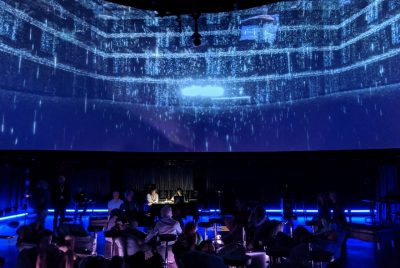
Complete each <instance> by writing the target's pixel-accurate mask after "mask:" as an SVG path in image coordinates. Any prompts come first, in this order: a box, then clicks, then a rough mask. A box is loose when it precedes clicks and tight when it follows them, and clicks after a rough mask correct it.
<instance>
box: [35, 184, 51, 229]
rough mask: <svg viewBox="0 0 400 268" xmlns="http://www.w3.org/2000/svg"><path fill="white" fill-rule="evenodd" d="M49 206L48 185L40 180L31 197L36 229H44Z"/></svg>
mask: <svg viewBox="0 0 400 268" xmlns="http://www.w3.org/2000/svg"><path fill="white" fill-rule="evenodd" d="M49 204H50V192H49V185H48V183H47V182H46V181H44V180H40V181H39V182H38V183H37V184H36V189H35V190H34V192H33V195H32V205H33V207H34V209H35V213H36V229H40V228H44V223H45V220H46V217H47V209H48V208H49Z"/></svg>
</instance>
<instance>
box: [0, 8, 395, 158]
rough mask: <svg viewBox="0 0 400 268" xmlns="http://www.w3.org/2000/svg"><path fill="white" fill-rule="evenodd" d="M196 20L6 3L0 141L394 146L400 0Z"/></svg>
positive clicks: (187, 146)
mask: <svg viewBox="0 0 400 268" xmlns="http://www.w3.org/2000/svg"><path fill="white" fill-rule="evenodd" d="M199 27H200V33H201V35H202V36H203V38H202V44H201V46H199V47H194V46H193V44H192V39H191V35H192V34H193V28H194V27H193V20H192V19H191V18H190V17H184V18H183V29H182V30H183V32H182V33H179V27H178V25H177V23H176V19H175V18H172V17H171V18H158V17H156V16H155V15H154V14H153V13H152V12H145V11H141V10H135V9H132V8H131V9H129V8H127V7H123V6H118V5H114V4H110V3H107V2H104V1H103V0H69V1H63V0H35V1H31V0H17V1H16V0H0V57H1V58H0V59H1V61H0V148H1V149H7V150H10V149H11V150H14V149H16V150H20V149H24V150H92V151H99V150H101V151H134V152H137V151H138V152H153V151H157V152H169V151H179V152H182V151H201V152H204V151H211V152H216V151H223V152H225V151H292V150H296V151H297V150H342V149H377V148H379V149H382V148H400V123H399V119H400V90H399V89H400V88H399V86H400V1H398V0H329V1H326V0H313V1H310V0H299V1H285V2H280V3H277V4H272V5H268V6H264V7H259V8H255V9H251V10H245V11H240V12H234V13H232V14H230V13H229V14H228V13H223V14H214V15H202V16H201V18H200V25H199Z"/></svg>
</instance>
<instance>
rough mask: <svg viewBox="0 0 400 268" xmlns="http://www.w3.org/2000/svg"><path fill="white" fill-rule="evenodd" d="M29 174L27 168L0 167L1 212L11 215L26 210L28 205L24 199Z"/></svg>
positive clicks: (3, 165) (6, 165)
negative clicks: (25, 207) (10, 213)
mask: <svg viewBox="0 0 400 268" xmlns="http://www.w3.org/2000/svg"><path fill="white" fill-rule="evenodd" d="M27 173H28V174H29V172H28V171H27V170H26V168H21V167H16V166H12V165H9V164H2V165H0V210H2V211H3V212H7V213H9V212H15V211H17V210H23V209H24V205H25V204H26V203H27V200H26V199H25V198H24V192H25V180H26V179H28V174H27Z"/></svg>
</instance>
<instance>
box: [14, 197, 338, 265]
mask: <svg viewBox="0 0 400 268" xmlns="http://www.w3.org/2000/svg"><path fill="white" fill-rule="evenodd" d="M321 196H322V197H324V195H322V194H321V195H320V196H319V198H318V199H319V200H320V199H321V200H323V201H321V204H320V206H321V208H320V213H319V216H318V217H317V218H315V219H314V220H313V221H312V222H311V225H312V232H310V231H308V230H307V229H306V228H305V227H303V226H298V227H297V228H296V229H295V230H294V231H293V232H285V230H284V229H285V228H287V227H288V226H290V224H291V223H290V222H288V223H285V222H282V221H274V220H269V219H268V217H267V216H266V213H265V210H264V208H263V207H261V206H256V207H254V208H252V209H249V208H248V206H247V205H246V204H245V202H243V201H242V200H239V199H238V200H237V202H236V211H235V212H234V214H233V215H232V217H227V218H225V225H226V226H227V228H228V230H229V231H228V232H226V233H224V234H223V235H222V237H221V240H222V244H223V246H222V245H221V244H215V243H214V242H215V241H210V240H203V237H202V236H201V234H200V233H199V232H198V231H197V225H196V224H195V223H194V222H188V223H186V225H183V223H182V222H180V221H179V220H177V219H174V218H173V212H172V209H171V207H169V206H165V207H163V208H162V210H161V218H160V219H159V220H158V221H157V222H156V223H155V225H154V226H153V228H152V229H151V230H150V231H149V232H148V233H144V232H142V231H140V230H139V229H138V223H137V221H136V219H135V214H129V213H126V212H127V210H126V209H124V206H126V205H129V202H130V201H132V196H130V195H129V193H128V195H126V196H125V197H126V201H125V202H123V203H121V202H119V203H121V204H120V205H119V208H112V207H111V208H112V209H111V213H110V217H109V221H108V223H107V226H106V227H105V231H104V234H105V237H106V240H107V241H108V242H109V244H111V245H113V246H112V248H114V252H112V253H111V254H108V255H109V256H106V257H107V258H103V257H98V256H89V257H82V254H77V246H76V240H77V239H78V237H79V235H72V236H71V235H70V234H68V232H64V233H63V228H62V226H61V227H60V228H59V230H58V233H57V236H58V237H57V241H56V242H55V243H52V237H53V233H52V232H51V231H49V230H43V229H38V228H36V226H35V225H32V228H28V227H27V226H24V227H21V228H20V230H19V231H18V234H19V238H18V243H19V244H20V245H21V244H23V243H24V242H26V241H30V242H31V243H34V246H33V247H30V248H25V249H23V250H21V251H20V254H19V256H18V264H17V267H68V268H70V267H154V268H157V267H162V263H163V257H162V256H164V254H165V252H166V251H168V263H169V267H171V268H174V267H178V268H186V267H190V268H197V267H202V268H207V267H210V268H211V267H215V268H219V267H221V268H222V267H224V268H226V267H227V266H226V265H225V263H224V258H227V256H232V255H233V256H244V255H245V254H246V252H266V253H267V254H269V255H271V256H273V254H274V252H277V251H279V252H281V253H282V252H285V254H283V255H284V256H285V257H286V258H285V260H286V263H287V265H291V266H294V267H301V266H304V265H307V263H308V261H309V259H308V257H309V252H310V250H314V251H315V250H320V251H324V252H329V253H330V254H331V255H332V256H333V257H335V258H337V257H339V255H340V248H341V245H342V243H343V241H344V240H345V235H344V232H343V231H342V229H341V227H342V226H343V224H345V217H344V218H343V217H342V216H338V215H335V214H334V213H335V211H334V213H333V214H332V213H331V212H330V210H326V209H322V206H323V205H324V204H323V202H324V201H326V199H324V198H322V197H321ZM333 197H334V198H336V199H335V200H336V202H332V203H333V204H334V205H336V206H337V209H338V211H340V210H342V209H340V208H339V203H338V202H337V197H336V196H333ZM114 199H115V200H116V201H115V203H116V204H117V203H118V202H117V200H118V196H117V194H115V195H114ZM132 202H133V201H132ZM109 205H110V204H109ZM325 205H327V202H325ZM330 205H331V204H330ZM115 207H118V206H117V205H116V206H115ZM131 210H134V208H131ZM164 234H170V235H176V236H177V239H176V241H171V242H168V243H167V244H165V243H160V242H159V235H164ZM28 237H29V238H30V240H29V239H28ZM93 253H94V251H93V252H88V254H87V255H90V254H93ZM115 255H116V256H115ZM253 267H257V266H253ZM260 267H265V266H260Z"/></svg>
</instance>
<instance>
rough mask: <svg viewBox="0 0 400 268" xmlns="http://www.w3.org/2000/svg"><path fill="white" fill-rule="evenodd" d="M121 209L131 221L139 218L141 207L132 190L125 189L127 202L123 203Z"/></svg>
mask: <svg viewBox="0 0 400 268" xmlns="http://www.w3.org/2000/svg"><path fill="white" fill-rule="evenodd" d="M120 209H121V211H122V212H123V213H124V215H125V216H126V218H127V219H128V220H129V221H131V220H133V219H136V218H137V214H138V212H139V211H140V209H139V204H138V203H137V202H136V199H135V194H134V193H133V191H132V190H127V191H125V202H124V203H123V204H122V205H121V207H120Z"/></svg>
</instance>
